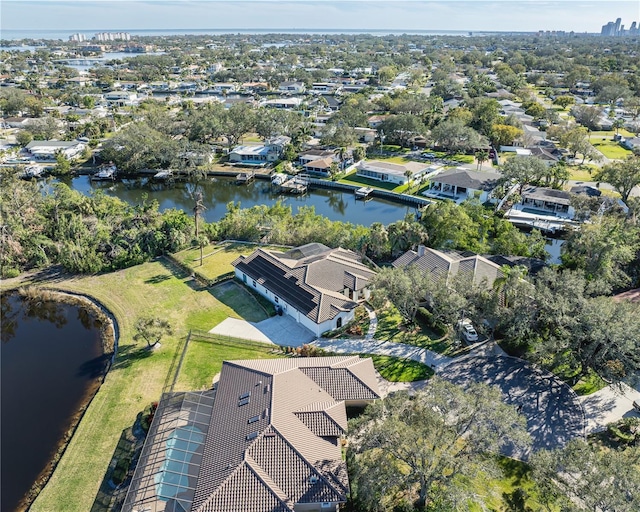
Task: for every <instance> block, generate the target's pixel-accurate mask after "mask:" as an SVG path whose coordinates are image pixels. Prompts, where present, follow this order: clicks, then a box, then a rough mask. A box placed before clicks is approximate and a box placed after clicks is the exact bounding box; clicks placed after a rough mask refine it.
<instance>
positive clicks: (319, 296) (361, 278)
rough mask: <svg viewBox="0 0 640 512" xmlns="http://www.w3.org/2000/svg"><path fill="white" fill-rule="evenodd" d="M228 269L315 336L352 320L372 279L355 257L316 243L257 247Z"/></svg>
mask: <svg viewBox="0 0 640 512" xmlns="http://www.w3.org/2000/svg"><path fill="white" fill-rule="evenodd" d="M232 265H233V267H234V268H235V274H236V277H237V278H238V280H240V281H241V282H243V283H244V284H245V285H246V286H248V287H249V288H252V289H253V290H255V291H256V292H258V293H259V294H260V295H262V296H264V297H266V298H267V299H268V300H269V301H271V302H272V303H273V304H274V305H275V306H276V308H277V310H278V312H279V313H280V314H287V315H289V316H291V317H293V318H294V319H295V320H296V321H297V322H298V323H299V324H301V325H303V326H304V327H306V328H307V329H309V330H310V331H312V332H313V333H314V334H315V335H316V336H320V335H321V334H322V333H323V332H325V331H331V330H333V329H338V328H340V327H342V326H343V325H344V324H346V323H347V322H349V321H351V320H353V318H354V311H355V309H356V307H357V306H358V304H360V303H361V302H362V301H363V300H366V299H367V298H368V297H369V284H370V282H371V279H372V278H373V276H374V275H375V272H374V271H373V270H371V269H370V268H369V267H367V266H366V265H364V264H363V263H362V260H361V258H360V256H359V255H357V254H356V253H355V252H353V251H349V250H347V249H342V248H340V247H339V248H337V249H330V248H329V247H327V246H325V245H322V244H319V243H311V244H307V245H303V246H300V247H296V248H295V249H291V250H289V251H286V252H279V251H273V250H268V249H263V248H259V249H256V250H255V251H254V252H253V253H252V254H250V255H249V256H240V257H239V258H237V259H236V260H235V261H234V262H233V263H232Z"/></svg>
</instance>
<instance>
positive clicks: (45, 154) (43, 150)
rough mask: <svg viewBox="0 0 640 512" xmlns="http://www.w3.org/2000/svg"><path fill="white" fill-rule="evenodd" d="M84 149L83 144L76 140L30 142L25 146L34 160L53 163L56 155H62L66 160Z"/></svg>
mask: <svg viewBox="0 0 640 512" xmlns="http://www.w3.org/2000/svg"><path fill="white" fill-rule="evenodd" d="M84 148H85V144H83V143H82V142H79V141H77V140H32V141H31V142H29V144H27V145H26V146H25V149H26V150H27V151H28V152H29V154H30V155H31V156H32V157H33V158H34V159H35V160H40V161H45V162H54V161H55V159H56V155H57V154H58V153H62V154H63V155H64V156H65V157H66V158H68V159H70V158H73V157H74V156H76V155H79V154H80V153H81V152H82V151H83V150H84Z"/></svg>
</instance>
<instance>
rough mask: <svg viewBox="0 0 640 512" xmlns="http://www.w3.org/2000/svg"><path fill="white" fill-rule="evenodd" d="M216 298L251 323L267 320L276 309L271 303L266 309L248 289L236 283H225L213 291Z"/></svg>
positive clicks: (215, 287)
mask: <svg viewBox="0 0 640 512" xmlns="http://www.w3.org/2000/svg"><path fill="white" fill-rule="evenodd" d="M211 293H213V295H214V297H215V298H216V299H218V300H219V301H220V302H222V304H225V305H226V306H228V307H230V308H231V309H233V310H234V311H235V312H236V314H237V315H238V316H239V317H241V318H244V319H245V320H247V321H249V322H260V321H262V320H266V319H267V318H269V317H270V316H271V315H272V314H275V309H274V307H273V305H272V304H271V303H269V306H270V307H269V308H265V307H264V306H263V305H262V304H261V302H260V301H258V299H257V298H256V297H255V296H254V295H253V293H251V292H250V291H249V290H248V289H247V288H245V287H244V286H242V285H241V284H240V283H236V282H235V281H225V282H223V283H220V284H218V285H216V286H214V287H213V288H212V289H211Z"/></svg>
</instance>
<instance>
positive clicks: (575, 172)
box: [568, 166, 593, 181]
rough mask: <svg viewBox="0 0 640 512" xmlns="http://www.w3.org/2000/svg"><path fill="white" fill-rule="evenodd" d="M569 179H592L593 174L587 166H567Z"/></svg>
mask: <svg viewBox="0 0 640 512" xmlns="http://www.w3.org/2000/svg"><path fill="white" fill-rule="evenodd" d="M568 169H569V173H570V174H569V179H570V180H576V181H593V176H592V174H591V172H590V171H589V168H587V167H585V166H579V167H568Z"/></svg>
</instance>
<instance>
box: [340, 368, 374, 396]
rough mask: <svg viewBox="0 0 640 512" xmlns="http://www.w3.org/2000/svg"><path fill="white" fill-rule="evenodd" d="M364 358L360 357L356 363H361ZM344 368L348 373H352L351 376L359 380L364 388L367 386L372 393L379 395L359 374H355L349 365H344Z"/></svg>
mask: <svg viewBox="0 0 640 512" xmlns="http://www.w3.org/2000/svg"><path fill="white" fill-rule="evenodd" d="M365 360H366V359H362V360H361V361H359V362H357V363H356V364H363V363H364V362H365ZM344 368H346V369H347V370H348V371H349V373H350V374H351V375H353V377H354V378H355V379H356V380H357V381H358V382H360V383H361V384H362V385H363V386H364V387H365V388H367V389H368V390H369V391H371V392H372V393H373V394H374V395H376V396H378V397H380V393H379V392H377V391H376V390H375V389H373V388H372V387H371V386H369V384H367V383H366V382H365V381H363V380H362V379H361V378H360V376H359V375H357V374H356V373H355V372H354V371H353V370H352V369H351V366H345V367H344Z"/></svg>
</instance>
